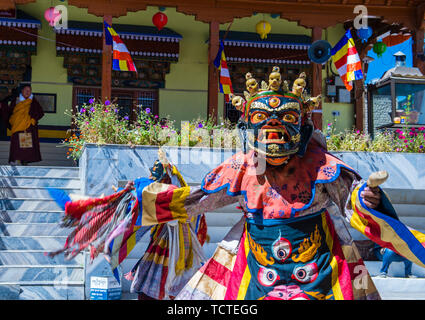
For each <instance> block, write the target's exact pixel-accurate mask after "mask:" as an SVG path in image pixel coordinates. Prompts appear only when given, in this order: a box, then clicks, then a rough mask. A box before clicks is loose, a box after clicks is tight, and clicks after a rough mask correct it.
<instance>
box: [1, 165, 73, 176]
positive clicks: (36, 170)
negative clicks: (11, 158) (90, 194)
mask: <svg viewBox="0 0 425 320" xmlns="http://www.w3.org/2000/svg"><path fill="white" fill-rule="evenodd" d="M79 172H80V171H79V168H78V167H41V166H0V176H15V177H16V176H24V177H46V178H47V177H48V178H59V177H66V178H79Z"/></svg>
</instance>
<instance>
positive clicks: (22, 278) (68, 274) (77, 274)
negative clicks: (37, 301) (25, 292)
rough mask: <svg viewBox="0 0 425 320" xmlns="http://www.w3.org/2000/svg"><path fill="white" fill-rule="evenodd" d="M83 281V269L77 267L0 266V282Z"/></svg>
mask: <svg viewBox="0 0 425 320" xmlns="http://www.w3.org/2000/svg"><path fill="white" fill-rule="evenodd" d="M37 281H56V282H61V281H81V282H83V281H84V267H81V266H77V265H55V266H52V265H36V266H31V265H7V266H0V283H2V282H16V283H19V282H37Z"/></svg>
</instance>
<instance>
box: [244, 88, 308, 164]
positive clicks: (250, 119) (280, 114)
mask: <svg viewBox="0 0 425 320" xmlns="http://www.w3.org/2000/svg"><path fill="white" fill-rule="evenodd" d="M246 127H247V129H248V130H247V139H248V141H247V142H248V145H249V147H250V148H251V149H253V150H255V151H256V152H257V153H258V154H260V155H264V156H265V157H266V160H267V163H269V164H271V165H275V166H276V165H282V164H283V163H284V162H285V161H287V160H288V158H289V156H290V155H292V154H294V153H297V152H298V149H299V143H300V141H301V134H300V129H301V106H300V103H299V102H298V101H297V100H295V99H292V98H289V97H285V96H283V95H277V94H272V95H269V94H264V96H263V95H259V96H258V97H256V98H255V99H253V100H251V101H250V103H249V112H248V116H247V126H246Z"/></svg>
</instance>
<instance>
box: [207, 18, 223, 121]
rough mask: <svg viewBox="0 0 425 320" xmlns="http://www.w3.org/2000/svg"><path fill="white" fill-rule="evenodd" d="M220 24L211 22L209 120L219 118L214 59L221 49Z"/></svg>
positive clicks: (216, 74)
mask: <svg viewBox="0 0 425 320" xmlns="http://www.w3.org/2000/svg"><path fill="white" fill-rule="evenodd" d="M219 33H220V24H219V23H218V22H217V21H212V22H210V30H209V46H208V106H207V112H208V118H210V117H213V118H214V121H215V122H217V118H218V88H219V87H218V80H219V79H218V70H217V68H216V67H215V66H214V59H215V57H216V56H217V52H218V49H219V47H220V35H219Z"/></svg>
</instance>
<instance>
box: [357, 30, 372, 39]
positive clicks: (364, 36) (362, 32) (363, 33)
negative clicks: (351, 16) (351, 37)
mask: <svg viewBox="0 0 425 320" xmlns="http://www.w3.org/2000/svg"><path fill="white" fill-rule="evenodd" d="M372 33H373V30H372V28H371V27H367V28H361V29H358V30H357V36H358V37H359V38H360V39H361V40H362V42H363V43H365V42H367V40H368V39H369V38H370V37H371V36H372Z"/></svg>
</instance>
